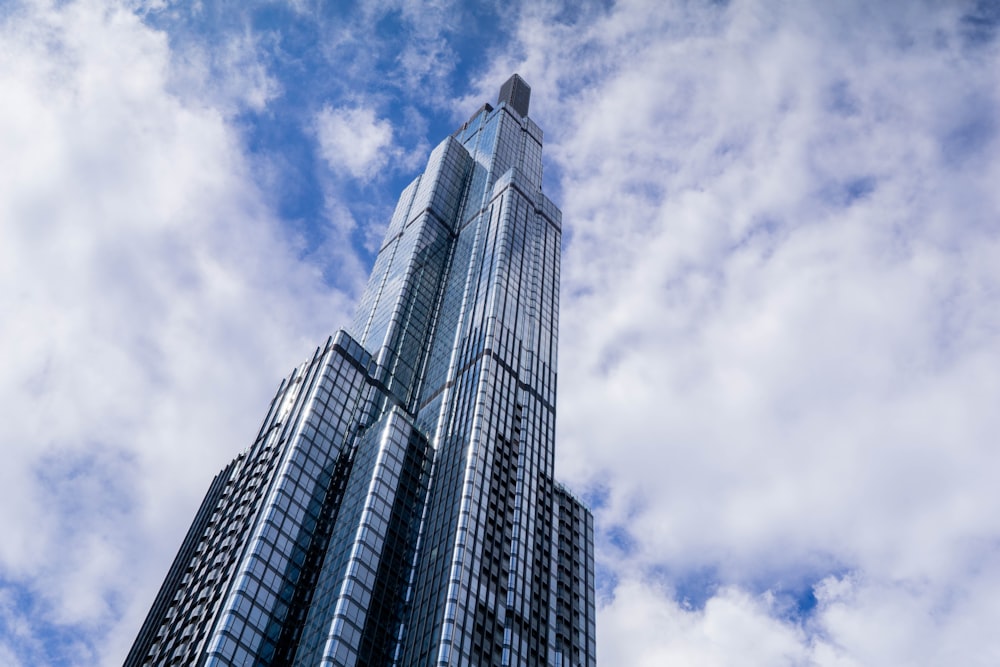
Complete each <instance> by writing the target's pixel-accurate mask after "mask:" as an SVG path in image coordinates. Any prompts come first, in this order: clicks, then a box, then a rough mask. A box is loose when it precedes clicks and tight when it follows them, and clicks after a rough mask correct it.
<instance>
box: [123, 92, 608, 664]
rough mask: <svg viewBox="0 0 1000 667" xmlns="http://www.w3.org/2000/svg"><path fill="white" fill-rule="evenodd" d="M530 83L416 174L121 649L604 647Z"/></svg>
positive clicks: (215, 658)
mask: <svg viewBox="0 0 1000 667" xmlns="http://www.w3.org/2000/svg"><path fill="white" fill-rule="evenodd" d="M530 95H531V89H530V88H529V87H528V85H527V84H526V83H525V82H524V80H522V79H521V78H520V77H519V76H517V75H516V74H515V75H514V76H512V77H511V78H510V79H509V80H508V81H507V82H506V83H505V84H504V85H503V87H502V88H501V91H500V98H499V100H498V102H497V105H496V107H495V108H494V107H493V106H491V105H489V104H484V105H483V106H482V107H481V108H480V109H479V110H478V111H476V113H475V114H473V115H472V117H471V118H470V119H469V121H468V122H466V123H465V124H464V125H463V126H462V127H461V128H459V129H458V130H457V131H456V132H455V133H454V134H453V135H452V136H450V137H448V138H447V139H445V140H444V141H443V142H442V143H441V144H440V145H438V146H437V148H435V149H434V151H432V153H431V155H430V158H429V160H428V163H427V167H426V169H425V170H424V173H423V174H421V175H420V176H419V177H417V178H416V179H415V180H414V181H413V182H412V183H411V184H410V185H409V186H408V187H407V188H406V189H405V190H404V191H403V193H402V195H401V196H400V198H399V203H398V204H397V206H396V210H395V213H394V214H393V217H392V220H391V222H390V224H389V228H388V231H387V232H386V235H385V240H384V241H383V244H382V247H381V249H380V250H379V253H378V256H377V258H376V260H375V267H374V269H373V271H372V275H371V278H370V279H369V282H368V286H367V288H366V290H365V292H364V295H363V297H362V300H361V304H360V305H359V307H358V311H357V315H356V317H355V319H354V323H353V325H352V326H351V328H350V329H349V330H348V331H339V332H338V333H337V334H335V335H334V336H332V337H331V338H330V339H329V340H328V341H327V342H326V344H325V345H324V346H322V347H321V348H319V349H318V350H317V351H316V353H315V354H314V355H313V357H312V359H310V360H309V361H307V362H305V363H304V364H302V365H301V366H299V367H298V368H297V369H295V371H293V372H292V374H291V375H290V376H289V377H288V378H287V379H286V380H285V381H284V382H282V384H281V386H280V387H279V389H278V392H277V395H276V396H275V397H274V400H273V401H272V402H271V406H270V408H269V410H268V413H267V416H266V417H265V419H264V423H263V425H262V426H261V428H260V432H259V434H258V435H257V438H256V440H255V441H254V443H253V444H252V445H251V446H250V447H249V448H248V449H247V450H246V451H244V452H243V453H241V454H240V455H239V456H237V457H236V459H235V460H234V461H232V463H230V464H229V465H228V466H227V467H226V468H225V469H224V470H223V471H222V472H220V473H219V474H218V475H217V476H216V477H215V479H214V481H213V482H212V484H211V486H210V488H209V490H208V493H207V494H206V496H205V499H204V501H203V502H202V504H201V507H200V509H199V510H198V513H197V515H196V516H195V519H194V522H193V523H192V524H191V528H190V529H189V531H188V533H187V536H186V537H185V539H184V542H183V543H182V545H181V548H180V550H179V552H178V554H177V557H176V558H175V560H174V562H173V565H172V566H171V568H170V570H169V572H168V574H167V577H166V580H165V581H164V583H163V585H162V587H161V589H160V592H159V594H158V595H157V597H156V600H155V601H154V603H153V607H152V609H151V610H150V612H149V615H148V617H147V618H146V621H145V623H144V624H143V626H142V629H141V630H140V632H139V635H138V637H137V638H136V641H135V644H134V645H133V647H132V650H131V652H130V653H129V655H128V658H127V659H126V662H125V664H126V666H127V667H129V666H132V665H167V664H179V665H239V666H242V665H310V666H311V665H358V666H361V665H406V666H409V665H420V666H423V665H435V666H443V665H555V666H556V667H564V666H567V667H568V666H570V665H572V666H576V665H583V666H585V667H587V666H593V665H595V664H596V660H595V637H594V566H593V519H592V517H591V515H590V512H589V511H588V510H587V509H586V508H585V507H584V506H583V505H582V504H581V503H580V502H579V501H578V500H576V498H574V496H573V495H572V494H571V493H570V492H569V491H568V490H566V489H565V488H563V487H561V486H560V485H558V484H556V483H555V481H554V478H553V467H554V458H555V444H554V428H555V400H556V354H557V349H556V348H557V325H558V307H559V250H560V235H561V231H560V230H561V213H560V211H559V209H558V208H556V206H555V205H554V204H553V203H552V202H551V201H550V200H549V199H548V198H547V197H546V196H545V195H544V194H542V187H541V186H542V132H541V130H540V129H539V128H538V126H537V125H535V123H534V122H532V121H531V119H530V118H528V116H527V113H528V105H529V101H530Z"/></svg>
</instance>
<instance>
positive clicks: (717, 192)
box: [484, 1, 1000, 664]
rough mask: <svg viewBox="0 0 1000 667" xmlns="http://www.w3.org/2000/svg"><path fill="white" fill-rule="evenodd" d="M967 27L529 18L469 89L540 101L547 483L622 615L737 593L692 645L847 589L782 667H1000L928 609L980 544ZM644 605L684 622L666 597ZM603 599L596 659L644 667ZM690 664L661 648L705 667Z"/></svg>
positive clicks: (854, 13) (645, 650)
mask: <svg viewBox="0 0 1000 667" xmlns="http://www.w3.org/2000/svg"><path fill="white" fill-rule="evenodd" d="M968 23H969V22H968V21H965V22H963V20H962V19H961V17H960V15H959V11H958V10H957V8H953V7H950V6H949V7H948V8H944V9H942V8H937V9H932V8H930V7H926V6H923V7H922V8H921V9H920V11H917V10H916V9H912V10H911V9H908V8H902V7H897V6H896V5H891V6H883V5H879V6H878V7H871V6H869V5H867V4H862V3H839V4H837V5H836V6H823V7H822V8H820V7H818V6H809V7H804V6H803V7H798V8H791V7H788V6H782V7H781V8H780V9H778V8H776V7H774V6H771V5H770V4H769V3H764V2H749V1H747V2H731V3H729V4H728V5H725V6H721V5H715V6H709V5H708V4H706V5H704V6H702V5H700V4H698V3H687V4H683V5H681V4H676V5H669V6H662V5H659V4H657V5H656V6H655V7H654V6H653V5H651V4H649V3H643V2H625V3H618V4H616V5H614V6H611V7H610V8H608V9H607V10H606V11H603V10H602V11H596V12H594V13H593V14H592V15H590V16H589V17H587V20H586V22H585V23H584V24H583V25H564V24H560V22H559V21H558V20H556V18H554V17H553V16H552V15H551V13H550V11H549V10H548V9H537V10H532V13H528V14H525V15H524V16H523V17H522V21H521V23H520V24H519V27H518V35H519V41H518V43H517V44H516V45H514V46H513V47H511V49H510V50H509V51H508V54H507V55H506V56H504V57H501V58H499V59H498V60H497V64H496V65H495V66H494V68H493V69H492V70H491V72H490V73H488V75H487V76H486V77H484V81H485V82H487V83H486V84H484V85H485V87H486V88H492V87H493V82H494V81H496V80H502V78H503V77H504V76H505V75H506V74H507V73H509V72H510V71H513V70H516V71H519V72H520V73H521V74H522V75H523V76H525V78H526V79H527V80H528V81H529V83H530V84H531V85H532V86H533V93H534V95H533V100H532V110H533V115H534V116H535V117H536V119H537V120H538V121H539V123H540V124H541V125H542V127H543V128H544V129H545V130H546V133H547V134H546V137H547V147H546V151H547V154H548V155H549V156H552V157H553V164H554V165H556V166H557V168H558V171H559V176H560V180H559V182H558V183H556V184H555V185H556V194H555V197H556V199H557V201H559V202H560V203H561V205H562V208H563V212H564V224H565V226H566V230H567V233H568V244H567V248H566V254H565V257H564V261H563V300H562V302H561V308H562V323H561V330H560V338H561V347H560V359H561V368H560V371H561V377H560V383H559V384H560V397H559V405H560V416H559V445H558V448H557V452H558V453H559V454H558V456H559V461H558V466H559V471H560V474H561V475H563V476H567V477H569V478H570V479H571V480H574V481H575V482H576V484H577V485H578V488H581V489H583V488H587V487H588V486H590V487H591V488H602V489H604V491H603V492H602V493H605V495H606V501H603V502H602V504H601V506H600V507H598V509H597V522H598V528H599V531H600V532H602V533H603V534H602V537H601V544H600V545H599V551H598V558H599V560H600V561H601V562H602V566H603V567H604V568H606V570H605V571H607V572H610V573H615V574H616V575H617V576H619V577H624V576H625V575H624V574H623V573H629V574H628V578H627V579H625V580H624V583H622V584H621V585H620V588H621V587H622V586H624V587H625V589H624V590H625V592H626V593H628V594H629V595H638V593H636V591H635V590H632V589H629V588H628V586H630V585H638V584H635V582H637V581H643V582H648V581H649V580H650V578H651V577H652V576H653V575H652V573H653V572H661V571H668V572H671V573H673V574H672V575H671V576H672V577H673V580H675V581H677V582H679V583H684V582H686V581H688V580H697V579H698V577H696V576H695V574H696V573H704V572H705V571H708V572H711V573H713V575H712V577H711V579H712V581H709V582H708V584H712V585H715V586H718V585H720V584H721V585H723V586H725V585H727V584H731V585H732V586H735V588H726V589H724V590H723V591H722V592H719V593H712V590H713V589H712V588H711V586H710V587H709V588H708V589H707V591H706V596H707V602H706V604H705V610H706V611H704V612H702V611H699V612H698V613H699V614H703V615H705V614H708V615H710V613H711V609H712V605H713V604H714V603H720V604H721V603H724V602H726V601H727V600H729V601H731V599H730V598H731V596H732V595H733V593H732V592H731V591H733V590H737V591H738V590H773V592H774V594H776V595H779V594H781V593H782V591H783V590H785V589H794V588H801V587H802V586H805V587H806V588H808V586H809V585H812V584H816V583H818V582H819V581H822V580H823V579H824V578H825V577H826V576H827V575H828V574H830V573H837V572H842V571H844V570H845V569H848V570H851V571H853V572H856V573H857V577H859V581H863V582H865V583H864V585H863V586H859V590H860V591H862V593H859V594H858V596H857V598H856V601H855V603H852V604H841V603H836V604H835V603H830V605H829V608H825V607H823V606H822V605H820V606H819V607H817V611H815V612H811V613H812V614H815V616H816V619H818V620H817V621H816V623H815V624H813V625H806V626H805V629H804V634H803V635H802V637H801V641H802V642H803V644H802V651H805V652H804V653H802V655H805V656H808V658H801V661H805V662H806V663H808V662H809V661H814V662H817V663H818V664H834V662H835V661H834V662H831V661H833V660H834V657H835V658H836V660H840V661H842V662H843V664H921V663H922V664H947V663H955V662H973V663H974V662H977V661H979V662H980V664H983V661H982V660H981V655H983V654H986V655H992V654H991V653H990V651H992V650H993V649H994V648H995V646H996V642H995V640H994V639H992V633H990V632H989V631H988V626H987V625H985V624H978V623H975V622H969V621H970V619H974V618H976V616H975V613H973V610H974V611H975V612H976V613H982V614H986V615H987V616H988V617H990V618H992V619H993V620H994V621H996V620H1000V609H997V608H996V607H995V606H991V605H989V604H986V602H985V601H986V600H987V598H985V597H984V598H980V597H979V596H978V595H966V596H962V595H957V594H956V595H955V597H954V598H953V599H952V600H951V601H950V602H949V603H944V602H942V600H943V599H944V598H946V597H947V595H948V593H949V592H950V591H966V590H969V587H970V583H969V582H971V581H976V580H978V579H977V578H980V577H984V578H985V579H986V580H992V579H993V578H994V577H995V575H996V572H994V570H995V568H992V567H989V566H984V565H980V567H984V568H985V569H984V570H982V571H981V574H975V572H970V571H969V565H968V563H969V562H970V561H975V560H976V559H977V558H981V555H980V554H981V549H983V548H985V547H982V546H981V545H982V544H995V543H996V541H997V539H998V538H1000V519H998V518H997V517H998V516H1000V513H998V510H1000V493H998V492H997V491H996V488H995V487H996V485H995V480H994V479H993V478H994V475H993V471H995V470H997V467H998V464H1000V455H998V454H997V452H996V447H995V433H996V432H997V431H998V430H1000V418H998V417H997V414H998V413H997V411H996V409H995V407H994V406H995V405H997V403H998V400H1000V383H998V382H997V381H996V380H995V378H994V376H995V372H994V369H996V368H997V367H998V365H1000V318H998V316H997V313H998V312H1000V310H998V306H1000V303H998V297H997V295H998V294H1000V268H998V267H1000V265H998V264H997V262H996V261H995V258H996V257H997V256H998V254H1000V242H998V237H997V235H996V222H995V221H996V219H997V216H998V214H1000V197H998V195H997V194H996V190H995V187H994V186H993V183H994V181H995V179H996V177H997V175H998V172H1000V160H998V159H997V157H996V156H997V152H996V150H995V148H996V139H995V135H996V128H995V123H993V121H991V120H988V119H991V118H995V117H996V114H997V112H998V111H1000V109H998V106H1000V105H998V99H997V92H998V91H997V88H996V84H995V77H993V76H992V74H990V73H991V72H993V71H995V69H996V67H997V65H998V63H997V60H998V51H997V48H996V45H995V43H989V44H985V45H983V44H971V43H970V42H969V40H968V39H967V37H966V36H965V33H964V32H963V30H965V29H966V28H965V27H964V26H966V25H967V24H968ZM552 185H553V183H552V182H550V183H549V184H548V186H549V187H551V186H552ZM702 576H703V575H702ZM838 576H839V575H838ZM630 581H631V582H632V583H631V584H630V583H629V582H630ZM803 582H805V583H803ZM727 591H729V592H727ZM643 595H644V596H645V598H644V599H646V601H647V602H648V603H649V604H651V605H653V606H654V607H655V608H656V609H660V611H661V612H662V613H663V614H666V615H667V616H666V617H665V618H667V617H669V618H667V620H665V621H664V623H663V624H661V625H669V623H673V622H677V623H681V624H682V625H683V623H684V622H686V621H683V618H687V617H686V616H685V617H682V619H681V620H678V619H676V618H674V616H672V615H671V614H673V613H674V612H676V611H677V610H676V603H675V602H673V601H672V599H671V593H669V592H660V593H658V594H654V593H653V592H648V591H647V592H644V593H643ZM883 595H884V600H883V599H882V598H880V597H879V596H883ZM622 599H624V598H622V597H621V596H616V598H615V602H614V603H613V604H612V606H611V607H609V608H608V609H605V610H604V611H603V612H602V614H603V616H602V623H601V624H600V625H599V628H598V643H599V645H601V646H602V647H603V648H602V649H601V650H602V651H603V652H604V653H603V654H604V655H606V656H615V657H614V658H612V659H610V662H611V663H614V664H643V661H646V663H648V664H666V663H667V661H666V659H665V656H666V655H668V653H666V652H664V651H666V649H664V648H662V647H659V646H660V645H659V644H658V643H657V641H656V639H654V638H653V637H650V638H648V641H647V640H644V639H642V638H634V637H630V636H629V635H628V633H627V632H626V630H625V629H623V628H624V627H625V626H627V625H628V623H630V622H632V621H631V620H629V621H627V622H626V621H623V622H622V623H621V624H618V625H616V623H617V621H615V620H614V619H616V618H618V614H619V613H624V612H623V611H622V610H627V609H628V607H629V604H630V603H626V602H620V600H622ZM640 602H641V601H640ZM637 604H638V602H637ZM880 605H881V606H880ZM755 609H756V610H757V611H755V612H754V613H759V614H761V615H763V616H765V617H770V618H772V619H774V620H775V622H778V621H780V619H781V616H780V614H778V615H776V613H777V612H774V611H773V610H768V609H767V608H766V607H760V606H758V607H755ZM904 609H916V610H921V611H920V612H919V613H917V614H916V615H906V614H903V615H902V616H901V617H902V618H905V619H906V620H907V621H908V622H910V623H911V625H910V626H909V627H906V628H904V629H902V630H900V633H901V634H900V637H902V639H901V640H900V641H891V640H890V639H891V638H889V637H880V635H879V633H880V632H881V630H880V627H881V625H880V622H881V619H884V618H886V617H887V616H888V615H889V614H890V613H892V612H894V611H900V612H902V611H903V610H904ZM670 610H673V611H670ZM880 610H881V611H880ZM931 610H934V611H933V612H932V611H931ZM668 612H670V613H668ZM657 613H660V612H657ZM692 613H693V612H692ZM921 614H926V616H922V615H921ZM809 615H810V613H807V614H806V616H809ZM631 618H632V617H629V619H631ZM609 619H610V620H609ZM922 619H923V620H922ZM699 622H702V621H699ZM762 622H763V621H762ZM782 622H783V621H782ZM824 624H826V625H824ZM775 627H777V626H775ZM782 627H783V626H782ZM959 627H961V628H964V629H963V631H962V633H964V634H962V635H961V639H962V640H963V641H951V639H952V638H953V636H952V632H953V631H955V632H957V630H955V628H959ZM851 628H853V629H851ZM779 630H780V628H778V629H777V630H775V631H776V632H778V633H779V634H781V633H782V632H784V631H783V630H780V632H779ZM699 632H700V633H703V631H702V630H699ZM852 632H853V633H854V634H851V633H852ZM824 633H832V634H836V635H837V636H838V637H839V638H840V639H838V641H839V642H840V643H833V644H829V645H826V644H824V643H823V642H822V641H821V640H822V638H823V637H824V636H825V634H824ZM701 636H702V635H698V636H697V637H688V638H686V639H684V640H683V641H681V644H683V646H686V647H687V648H686V649H684V650H688V649H690V650H691V651H693V652H694V653H692V655H698V656H701V659H703V661H704V664H713V663H712V662H711V661H712V660H715V659H716V658H713V657H711V655H709V654H705V653H703V652H702V653H699V651H701V648H699V647H700V646H701V644H700V643H699V642H700V641H701V640H700V639H699V638H698V637H701ZM783 636H784V635H783ZM883 639H885V641H882V640H883ZM935 640H940V641H941V642H942V645H943V646H944V645H946V646H947V647H948V649H947V651H945V650H943V649H942V650H941V651H935V650H931V646H932V645H933V643H934V641H935ZM679 641H680V640H679ZM689 642H690V643H689ZM810 642H819V643H817V644H816V646H825V648H824V649H823V651H825V653H822V655H821V654H820V652H812V651H813V649H811V648H810V646H812V644H810ZM908 642H909V646H910V647H913V646H920V647H921V650H916V649H913V648H908ZM681 644H679V645H678V646H679V647H681ZM658 647H659V648H658ZM681 648H683V647H681ZM681 648H678V651H681ZM834 648H836V650H834ZM818 650H819V649H818V648H817V649H816V651H818ZM921 651H922V652H921ZM680 654H683V651H681V653H680ZM793 654H794V652H793ZM793 654H790V655H793ZM669 655H671V656H673V655H674V654H673V653H670V654H669ZM760 655H761V656H762V657H760V661H761V664H776V663H777V664H781V660H778V659H777V658H773V656H772V655H771V654H769V653H767V652H764V653H762V654H760ZM622 656H625V657H622ZM768 656H771V657H768ZM823 656H826V657H823ZM830 656H833V657H830ZM946 656H948V659H946ZM782 659H784V658H782ZM719 660H721V662H720V663H719V664H732V663H733V662H734V660H729V661H728V663H727V661H726V660H725V659H721V658H720V659H719ZM789 660H791V658H789ZM795 660H800V659H799V658H795ZM735 661H736V662H740V663H741V664H746V663H747V662H748V661H747V660H735ZM801 661H800V662H799V664H803V662H801ZM681 662H684V660H681ZM692 662H693V663H697V664H702V661H700V660H699V659H692ZM751 662H752V661H751Z"/></svg>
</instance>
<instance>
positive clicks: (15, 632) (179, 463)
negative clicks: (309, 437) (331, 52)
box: [0, 1, 353, 665]
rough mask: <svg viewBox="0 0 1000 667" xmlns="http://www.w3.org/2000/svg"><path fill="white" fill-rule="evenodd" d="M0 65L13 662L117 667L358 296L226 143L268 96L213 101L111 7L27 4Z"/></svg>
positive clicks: (6, 37) (138, 26)
mask: <svg viewBox="0 0 1000 667" xmlns="http://www.w3.org/2000/svg"><path fill="white" fill-rule="evenodd" d="M0 43H3V44H4V48H3V54H2V56H0V86H2V88H3V90H4V103H3V104H2V105H0V144H2V145H3V146H5V149H4V150H3V151H0V173H2V174H3V175H4V179H5V186H4V187H3V188H2V189H0V221H2V224H0V312H2V313H3V314H4V315H3V318H2V323H0V367H2V368H3V369H4V372H3V374H2V379H0V402H2V403H3V405H4V410H5V414H6V415H7V416H8V419H7V422H6V425H5V428H4V429H3V432H2V434H0V449H2V450H3V452H4V463H3V466H0V524H2V525H3V526H4V530H3V536H2V538H0V580H2V585H0V603H2V605H3V609H2V612H3V614H4V619H5V620H4V623H3V625H4V628H5V630H4V633H3V634H4V635H5V637H4V638H3V640H2V641H0V656H3V655H7V654H9V653H13V654H14V655H18V656H20V659H21V660H22V661H27V662H29V663H30V664H36V665H44V664H46V663H49V662H51V663H52V664H95V663H101V664H120V661H121V659H122V656H123V655H124V654H125V651H126V649H127V646H128V644H129V642H131V640H132V637H133V636H134V633H135V631H136V630H137V628H138V625H139V623H140V622H141V619H142V616H143V615H144V614H145V612H146V610H147V609H148V605H149V602H150V600H152V597H153V595H154V593H155V586H156V585H157V583H158V580H159V578H160V577H161V576H162V573H163V572H165V571H166V568H167V566H168V564H169V559H170V558H171V556H172V554H173V552H174V550H175V549H176V546H177V544H178V543H179V541H180V539H181V536H182V535H183V531H184V530H185V529H186V526H187V523H188V521H189V519H190V516H191V515H192V512H193V511H194V508H195V504H196V503H197V499H198V498H199V497H200V494H201V493H203V491H204V488H205V486H206V484H207V483H208V481H209V479H210V478H211V475H212V473H213V471H214V470H216V469H217V468H219V467H221V465H222V464H223V463H224V462H225V461H226V460H228V459H229V458H230V457H232V456H233V454H234V453H235V452H237V451H239V450H240V449H241V448H243V447H245V446H246V445H247V444H249V441H250V439H251V438H252V436H253V430H252V429H253V428H254V424H255V422H256V420H257V419H259V418H260V414H261V409H262V408H263V407H264V406H265V405H266V401H267V400H268V399H269V398H270V397H269V395H268V392H269V391H270V390H271V389H273V388H274V387H275V386H276V384H277V381H278V379H279V378H280V377H281V376H282V375H283V374H284V373H286V372H287V371H288V370H289V369H290V368H291V367H292V366H293V365H294V364H296V363H298V362H299V361H300V357H301V356H302V355H303V353H304V352H306V351H308V350H309V349H311V347H312V346H314V345H315V344H317V343H318V342H320V341H321V340H322V339H323V338H324V337H325V335H326V334H327V333H328V331H329V330H331V329H333V328H335V327H336V326H337V325H338V324H341V323H343V322H344V321H346V316H347V314H348V313H349V310H350V308H351V307H352V305H353V304H352V303H351V301H352V298H351V297H350V296H349V295H345V294H341V293H339V292H337V291H334V290H328V289H325V288H323V286H322V285H323V282H322V280H321V279H320V274H319V271H318V270H317V269H316V268H314V267H313V266H312V265H310V264H307V263H303V262H301V261H300V260H299V258H298V257H297V256H296V253H295V251H294V249H293V247H292V245H291V244H290V242H289V240H288V239H286V238H285V237H284V236H283V233H282V231H281V230H280V228H279V227H278V225H277V224H276V220H275V219H274V217H273V215H272V214H271V212H270V211H269V210H268V208H267V206H266V205H265V204H264V201H263V197H262V196H261V194H260V193H259V192H258V191H257V190H256V188H255V186H254V185H253V180H252V179H251V177H250V174H249V172H250V169H249V167H248V165H247V163H246V158H245V156H244V155H243V153H242V148H241V147H240V145H239V142H238V140H237V137H236V135H235V133H234V131H233V130H232V129H231V128H230V127H228V126H227V125H226V123H225V120H224V119H225V118H226V117H227V116H228V115H229V114H230V113H231V112H232V106H231V104H237V103H238V104H243V105H253V104H257V103H258V102H259V103H263V102H262V101H261V100H262V99H263V98H260V99H258V98H257V97H254V96H251V97H249V98H245V99H243V100H242V101H239V102H232V100H230V99H229V98H228V97H226V99H222V98H217V97H214V96H209V97H207V98H206V97H202V94H203V93H204V92H205V89H204V87H203V86H201V85H200V84H199V85H194V84H192V85H190V86H187V85H185V83H184V81H185V78H184V76H181V75H178V69H175V68H179V69H180V70H183V71H184V72H189V71H190V66H191V62H192V61H193V59H194V56H192V55H191V54H182V55H178V56H176V58H175V54H174V53H173V52H171V51H170V50H169V49H168V45H167V41H166V38H165V36H164V35H163V34H161V33H158V32H156V31H153V30H151V29H149V28H148V27H146V26H144V25H143V24H142V23H141V22H140V21H139V20H138V19H137V17H136V16H134V15H133V14H131V13H130V12H128V11H125V10H124V9H122V8H120V7H119V6H117V5H115V4H113V3H112V4H108V3H100V2H92V1H80V2H75V3H62V4H60V5H57V6H56V5H51V4H48V3H26V4H23V5H20V6H18V7H17V8H15V10H14V11H9V12H6V13H5V16H4V18H3V19H2V23H0ZM238 62H242V61H240V60H239V59H237V60H235V61H234V63H233V64H234V66H236V64H237V63H238ZM224 97H225V96H224ZM264 97H266V95H265V96H264ZM255 100H257V101H255ZM350 266H351V265H345V267H344V268H345V270H350ZM234 424H236V425H240V426H239V427H238V428H236V429H234V428H233V425H234ZM192 462H198V465H197V466H196V468H197V469H198V470H200V471H201V472H197V473H194V474H192ZM53 632H55V633H57V634H58V633H62V634H58V636H56V637H53V636H52V634H51V633H53Z"/></svg>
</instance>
